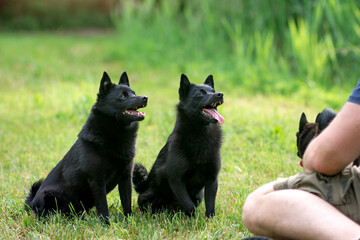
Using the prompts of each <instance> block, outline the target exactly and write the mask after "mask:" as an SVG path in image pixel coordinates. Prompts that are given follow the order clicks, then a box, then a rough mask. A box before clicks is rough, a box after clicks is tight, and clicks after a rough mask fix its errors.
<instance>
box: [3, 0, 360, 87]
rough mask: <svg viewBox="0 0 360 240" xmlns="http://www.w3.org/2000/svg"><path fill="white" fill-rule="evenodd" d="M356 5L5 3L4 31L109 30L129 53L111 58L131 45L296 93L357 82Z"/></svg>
mask: <svg viewBox="0 0 360 240" xmlns="http://www.w3.org/2000/svg"><path fill="white" fill-rule="evenodd" d="M359 7H360V1H359V0H314V1H306V0H276V1H271V0H251V1H250V0H224V1H216V0H192V1H186V0H178V1H175V0H170V1H165V0H62V1H56V0H0V30H2V31H36V32H38V31H60V32H61V31H72V32H87V33H88V34H91V33H93V34H101V33H103V32H107V31H111V32H114V33H115V35H118V37H119V38H118V40H119V39H120V40H119V41H121V46H122V47H119V48H113V49H112V50H111V51H110V52H109V53H108V54H107V55H106V56H105V60H107V61H112V60H117V59H122V58H124V52H126V51H124V49H131V52H133V53H135V52H136V55H131V54H127V55H126V57H127V60H136V59H137V60H139V59H141V60H142V61H143V62H146V63H147V66H148V67H160V66H161V67H162V68H176V69H177V70H178V71H186V70H187V69H188V68H189V64H190V65H191V67H192V68H194V63H201V65H200V66H196V67H198V68H199V69H200V70H201V68H205V69H206V70H207V69H211V70H212V72H213V73H217V72H221V75H222V76H224V78H226V79H227V80H228V83H229V84H235V85H240V86H242V88H244V89H246V91H247V92H260V93H265V94H266V93H267V92H272V93H279V94H291V93H292V92H294V91H297V90H299V89H300V88H301V87H304V86H305V87H309V88H316V87H320V88H332V87H334V86H337V87H339V86H340V87H343V86H347V85H348V84H350V86H354V84H355V82H356V81H357V79H358V78H359V76H360V68H359V62H360V45H359V43H360V41H359V40H360V38H359V37H360V10H359ZM134 58H136V59H134ZM204 66H205V67H204ZM179 74H180V73H179ZM349 88H350V87H349Z"/></svg>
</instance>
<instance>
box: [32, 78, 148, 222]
mask: <svg viewBox="0 0 360 240" xmlns="http://www.w3.org/2000/svg"><path fill="white" fill-rule="evenodd" d="M146 105H147V97H145V96H136V95H135V92H134V91H133V90H132V89H131V88H130V87H129V80H128V77H127V74H126V73H125V72H124V73H123V74H122V75H121V77H120V81H119V84H118V85H116V84H113V83H111V80H110V78H109V76H108V75H107V73H106V72H104V75H103V77H102V79H101V83H100V89H99V93H98V96H97V101H96V103H95V104H94V106H93V107H92V109H91V113H90V116H89V118H88V119H87V121H86V123H85V125H84V126H83V128H82V130H81V131H80V133H79V135H78V139H77V141H76V142H75V144H74V145H73V146H72V147H71V149H70V150H69V151H68V152H67V154H66V155H65V156H64V158H63V159H62V160H61V161H60V162H59V163H58V164H57V166H56V167H55V168H54V169H53V170H52V171H51V172H50V173H49V175H48V176H47V177H46V178H45V180H39V181H37V182H35V183H34V184H33V185H32V187H31V189H30V191H29V195H28V197H27V198H26V204H27V205H28V206H29V207H30V208H31V209H32V210H33V211H34V212H35V213H36V214H37V215H38V216H46V215H47V214H48V212H49V211H52V210H59V211H60V212H62V213H65V214H68V213H70V212H73V213H78V212H82V211H84V210H85V211H88V210H89V209H90V208H92V207H93V206H94V205H95V206H96V209H97V211H98V214H99V216H100V217H101V218H102V219H103V220H104V221H105V223H107V224H108V223H109V222H108V216H109V211H108V206H107V200H106V194H107V193H109V192H110V191H111V190H112V189H114V188H115V186H116V185H118V188H119V194H120V198H121V204H122V206H123V209H124V214H125V215H129V214H130V213H131V192H132V184H131V176H132V168H133V158H134V156H135V141H136V135H137V130H138V122H137V121H141V120H143V119H144V117H145V113H142V112H138V111H136V110H137V109H138V108H141V107H145V106H146Z"/></svg>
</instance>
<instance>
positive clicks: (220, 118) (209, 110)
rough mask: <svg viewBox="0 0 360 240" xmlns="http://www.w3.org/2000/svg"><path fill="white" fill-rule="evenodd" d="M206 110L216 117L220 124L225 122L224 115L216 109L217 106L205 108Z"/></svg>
mask: <svg viewBox="0 0 360 240" xmlns="http://www.w3.org/2000/svg"><path fill="white" fill-rule="evenodd" d="M202 110H203V111H204V112H206V113H207V114H209V115H210V116H212V117H213V118H215V119H216V120H217V121H218V122H219V123H220V124H221V123H223V122H224V121H225V119H224V117H223V116H221V115H220V114H219V113H218V112H217V111H216V110H215V108H210V109H208V108H203V109H202Z"/></svg>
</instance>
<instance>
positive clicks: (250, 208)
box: [242, 193, 259, 230]
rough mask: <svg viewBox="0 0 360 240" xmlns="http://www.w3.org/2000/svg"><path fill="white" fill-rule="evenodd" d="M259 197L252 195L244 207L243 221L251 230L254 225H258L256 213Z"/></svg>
mask: <svg viewBox="0 0 360 240" xmlns="http://www.w3.org/2000/svg"><path fill="white" fill-rule="evenodd" d="M258 197H259V196H258V195H256V194H254V193H251V194H250V195H249V196H248V197H247V198H246V201H245V203H244V206H243V212H242V219H243V222H244V224H245V226H246V227H247V228H248V229H249V230H251V229H252V228H253V227H252V226H253V225H255V223H256V219H255V214H254V213H255V212H256V202H257V200H258Z"/></svg>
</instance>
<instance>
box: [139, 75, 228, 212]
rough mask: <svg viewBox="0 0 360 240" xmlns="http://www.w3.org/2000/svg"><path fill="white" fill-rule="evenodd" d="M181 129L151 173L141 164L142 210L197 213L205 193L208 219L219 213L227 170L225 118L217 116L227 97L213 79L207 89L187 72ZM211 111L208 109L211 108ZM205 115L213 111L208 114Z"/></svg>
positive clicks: (181, 94) (176, 129)
mask: <svg viewBox="0 0 360 240" xmlns="http://www.w3.org/2000/svg"><path fill="white" fill-rule="evenodd" d="M179 97H180V103H179V104H178V105H177V119H176V123H175V127H174V130H173V132H172V133H171V135H170V136H169V138H168V140H167V142H166V144H165V146H164V147H163V148H162V149H161V151H160V153H159V155H158V156H157V159H156V161H155V163H154V165H153V167H152V168H151V170H150V173H149V174H148V175H147V171H146V169H145V167H143V166H142V165H140V164H135V167H134V173H133V183H134V187H135V190H136V191H137V192H138V193H139V194H140V195H139V198H138V204H139V206H140V209H141V210H144V209H147V208H149V207H151V209H152V212H157V211H159V210H162V209H168V210H171V211H183V212H185V213H186V214H187V215H192V214H193V213H194V211H195V208H196V206H198V204H199V203H200V202H201V200H202V198H203V195H204V190H203V189H205V205H206V216H207V217H211V216H213V215H214V214H215V198H216V193H217V188H218V180H217V179H218V173H219V170H220V166H221V157H220V147H221V142H222V131H221V128H220V126H219V124H218V121H219V122H220V123H222V122H223V118H222V117H221V116H220V115H219V114H218V113H217V112H216V108H217V106H218V105H220V104H222V103H223V94H222V93H221V92H215V90H214V81H213V77H212V76H211V75H210V76H208V78H207V79H206V81H205V83H204V84H202V85H195V84H192V83H190V81H189V80H188V78H187V77H186V76H185V75H184V74H183V75H182V76H181V81H180V88H179ZM205 108H206V109H205ZM204 111H207V112H209V111H210V112H211V113H213V114H212V116H211V115H210V114H211V113H210V114H207V113H205V112H204Z"/></svg>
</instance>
